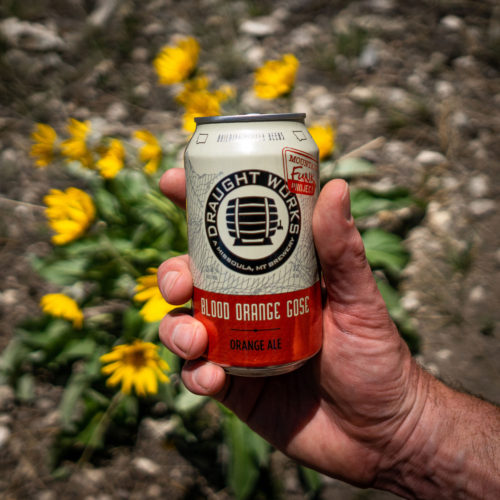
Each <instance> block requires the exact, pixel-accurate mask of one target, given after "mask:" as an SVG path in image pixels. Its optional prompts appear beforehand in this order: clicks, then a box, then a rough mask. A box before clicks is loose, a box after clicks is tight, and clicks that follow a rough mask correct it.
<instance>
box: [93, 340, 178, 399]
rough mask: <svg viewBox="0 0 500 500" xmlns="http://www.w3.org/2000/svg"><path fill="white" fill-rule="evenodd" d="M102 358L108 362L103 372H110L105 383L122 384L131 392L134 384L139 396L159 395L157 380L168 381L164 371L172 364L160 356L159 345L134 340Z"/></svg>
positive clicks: (123, 387) (111, 384)
mask: <svg viewBox="0 0 500 500" xmlns="http://www.w3.org/2000/svg"><path fill="white" fill-rule="evenodd" d="M100 360H101V363H103V364H105V366H103V367H102V368H101V371H102V373H103V374H104V375H111V376H110V377H109V378H108V380H107V381H106V384H107V385H109V386H111V387H113V386H115V385H118V384H119V383H121V391H122V392H123V393H125V394H130V392H131V390H132V386H133V387H134V388H135V392H136V394H137V395H138V396H146V395H147V394H148V393H149V394H156V393H157V392H158V381H160V382H163V383H165V382H168V381H169V378H168V377H167V375H165V373H164V371H165V370H168V369H169V366H168V364H167V363H166V361H164V360H163V359H161V358H160V356H159V355H158V346H156V345H155V344H152V343H151V342H143V341H142V340H135V341H134V342H133V343H132V344H123V345H117V346H115V347H113V350H112V351H111V352H108V353H107V354H104V355H103V356H101V357H100Z"/></svg>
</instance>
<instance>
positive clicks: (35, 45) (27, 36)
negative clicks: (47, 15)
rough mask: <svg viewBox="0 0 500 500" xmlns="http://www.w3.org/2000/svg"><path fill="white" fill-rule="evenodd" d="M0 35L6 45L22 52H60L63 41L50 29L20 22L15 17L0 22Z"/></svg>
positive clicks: (38, 24)
mask: <svg viewBox="0 0 500 500" xmlns="http://www.w3.org/2000/svg"><path fill="white" fill-rule="evenodd" d="M0 34H1V35H3V38H4V39H5V41H6V42H7V44H8V45H10V46H12V47H18V48H21V49H24V50H32V51H37V52H45V51H50V50H61V49H63V48H64V46H65V43H64V40H63V39H62V38H61V37H60V36H59V35H58V34H57V33H56V32H55V31H54V30H53V29H52V28H49V27H48V26H45V25H44V24H40V23H29V22H27V21H20V20H19V19H17V18H16V17H9V18H7V19H4V20H3V21H2V22H0Z"/></svg>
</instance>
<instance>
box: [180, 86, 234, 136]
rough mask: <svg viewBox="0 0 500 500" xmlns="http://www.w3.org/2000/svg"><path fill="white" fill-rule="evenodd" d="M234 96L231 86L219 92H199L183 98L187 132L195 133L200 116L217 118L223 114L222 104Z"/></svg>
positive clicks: (222, 88)
mask: <svg viewBox="0 0 500 500" xmlns="http://www.w3.org/2000/svg"><path fill="white" fill-rule="evenodd" d="M233 95H234V90H233V88H232V87H230V86H229V85H226V86H224V87H221V88H220V89H218V90H214V91H209V90H199V91H195V92H190V93H189V94H186V95H185V96H183V101H184V102H183V103H182V104H183V105H184V107H185V113H184V116H183V128H184V130H185V131H186V132H190V133H192V132H194V129H195V128H196V123H195V121H194V119H195V118H196V117H198V116H217V115H220V113H221V103H222V102H223V101H225V100H227V99H229V98H230V97H232V96H233Z"/></svg>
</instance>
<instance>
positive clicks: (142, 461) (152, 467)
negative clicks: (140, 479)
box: [132, 457, 161, 476]
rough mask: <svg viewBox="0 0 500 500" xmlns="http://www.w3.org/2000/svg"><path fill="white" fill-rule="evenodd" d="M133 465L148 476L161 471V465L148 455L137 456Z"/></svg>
mask: <svg viewBox="0 0 500 500" xmlns="http://www.w3.org/2000/svg"><path fill="white" fill-rule="evenodd" d="M132 465H133V466H134V467H135V468H136V469H137V470H138V471H139V472H142V473H144V474H146V475H148V476H155V475H156V474H159V473H160V471H161V467H160V466H159V465H158V464H157V463H156V462H153V460H151V459H149V458H146V457H135V458H134V459H133V460H132Z"/></svg>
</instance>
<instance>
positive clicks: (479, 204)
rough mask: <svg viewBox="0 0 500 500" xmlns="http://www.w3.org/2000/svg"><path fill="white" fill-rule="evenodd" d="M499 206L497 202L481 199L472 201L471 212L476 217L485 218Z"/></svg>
mask: <svg viewBox="0 0 500 500" xmlns="http://www.w3.org/2000/svg"><path fill="white" fill-rule="evenodd" d="M496 207H497V204H496V201H495V200H488V199H481V200H474V201H471V202H470V204H469V210H470V211H471V213H472V215H475V216H476V217H484V216H485V215H490V214H492V213H493V212H494V211H495V210H496Z"/></svg>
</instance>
